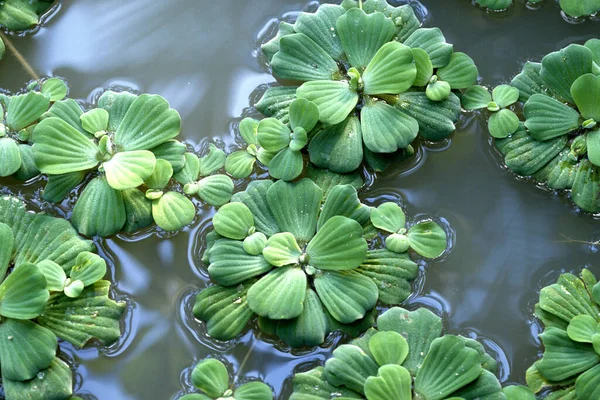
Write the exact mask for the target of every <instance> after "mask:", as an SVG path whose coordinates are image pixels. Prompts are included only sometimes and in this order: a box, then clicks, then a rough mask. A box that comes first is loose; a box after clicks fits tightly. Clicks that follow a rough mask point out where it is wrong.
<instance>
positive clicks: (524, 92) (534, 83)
mask: <svg viewBox="0 0 600 400" xmlns="http://www.w3.org/2000/svg"><path fill="white" fill-rule="evenodd" d="M541 69H542V64H541V63H534V62H531V61H527V62H526V63H525V65H524V66H523V70H522V71H521V73H520V74H518V75H517V76H515V77H514V78H513V80H512V81H511V82H510V85H511V86H513V87H515V88H517V89H519V101H521V102H523V103H525V102H526V101H527V100H529V97H530V96H531V95H532V94H536V93H540V94H543V93H545V89H544V85H545V84H544V81H543V80H542V78H541V77H540V70H541ZM549 92H550V93H551V91H549Z"/></svg>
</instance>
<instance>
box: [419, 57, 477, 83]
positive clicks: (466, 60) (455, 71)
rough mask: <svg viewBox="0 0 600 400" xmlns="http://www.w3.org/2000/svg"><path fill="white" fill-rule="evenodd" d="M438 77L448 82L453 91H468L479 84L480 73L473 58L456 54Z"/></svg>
mask: <svg viewBox="0 0 600 400" xmlns="http://www.w3.org/2000/svg"><path fill="white" fill-rule="evenodd" d="M413 51H414V49H413ZM436 75H437V76H438V78H439V79H440V80H442V81H444V82H448V84H450V86H451V87H452V89H467V88H469V87H471V86H473V85H475V84H476V83H477V77H478V76H479V71H478V69H477V66H476V65H475V62H474V61H473V59H472V58H471V57H469V56H468V55H466V54H465V53H460V52H456V53H452V57H450V62H449V63H448V65H446V66H444V67H442V68H439V69H438V70H437V72H436Z"/></svg>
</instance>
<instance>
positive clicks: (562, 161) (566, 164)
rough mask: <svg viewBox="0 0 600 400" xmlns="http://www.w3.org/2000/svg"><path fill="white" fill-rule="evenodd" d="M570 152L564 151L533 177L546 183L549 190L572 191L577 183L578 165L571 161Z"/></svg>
mask: <svg viewBox="0 0 600 400" xmlns="http://www.w3.org/2000/svg"><path fill="white" fill-rule="evenodd" d="M569 153H570V151H569V150H568V149H564V150H563V151H561V152H560V153H559V154H558V155H557V156H556V157H554V158H553V159H551V160H550V162H548V164H546V166H545V167H543V168H542V169H540V170H539V171H538V172H536V173H535V174H534V175H533V178H534V179H536V180H537V181H539V182H546V184H547V185H548V187H549V188H552V189H555V190H560V189H570V188H571V187H572V186H573V182H575V174H576V171H577V167H578V166H577V165H576V164H574V163H573V162H572V160H570V159H569Z"/></svg>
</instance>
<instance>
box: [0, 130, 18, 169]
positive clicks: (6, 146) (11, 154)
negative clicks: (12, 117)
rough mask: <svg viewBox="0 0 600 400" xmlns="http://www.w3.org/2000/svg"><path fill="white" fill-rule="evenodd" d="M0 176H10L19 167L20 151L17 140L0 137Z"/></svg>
mask: <svg viewBox="0 0 600 400" xmlns="http://www.w3.org/2000/svg"><path fill="white" fill-rule="evenodd" d="M0 160H2V161H0V177H5V176H10V175H12V174H14V173H15V172H17V171H18V170H19V168H21V152H20V151H19V146H18V145H17V142H15V141H14V140H12V139H11V138H8V137H2V138H0Z"/></svg>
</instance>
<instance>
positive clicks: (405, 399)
mask: <svg viewBox="0 0 600 400" xmlns="http://www.w3.org/2000/svg"><path fill="white" fill-rule="evenodd" d="M411 385H412V378H411V376H410V372H408V370H407V369H406V368H404V367H401V366H399V365H385V366H383V367H381V368H379V371H378V372H377V376H376V377H375V376H371V377H369V378H368V379H367V380H366V382H365V395H366V396H367V399H368V400H389V399H399V400H400V399H402V400H410V399H411V398H412V393H411V392H412V389H411Z"/></svg>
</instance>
